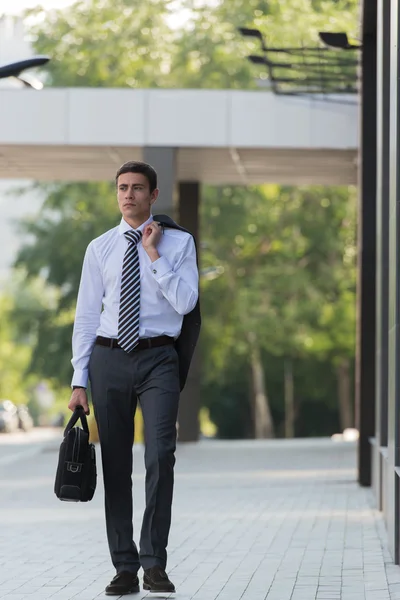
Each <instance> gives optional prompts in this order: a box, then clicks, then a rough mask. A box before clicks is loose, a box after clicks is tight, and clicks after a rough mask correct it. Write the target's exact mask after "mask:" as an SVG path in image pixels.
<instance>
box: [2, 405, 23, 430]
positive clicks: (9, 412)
mask: <svg viewBox="0 0 400 600" xmlns="http://www.w3.org/2000/svg"><path fill="white" fill-rule="evenodd" d="M18 428H19V417H18V410H17V407H16V406H15V404H14V403H13V402H11V400H0V432H2V433H12V432H13V431H17V430H18Z"/></svg>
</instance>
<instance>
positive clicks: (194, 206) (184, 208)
mask: <svg viewBox="0 0 400 600" xmlns="http://www.w3.org/2000/svg"><path fill="white" fill-rule="evenodd" d="M199 204H200V185H199V183H197V182H182V183H180V184H179V204H178V222H179V224H180V225H182V227H185V229H187V230H188V231H190V232H191V233H192V234H193V235H194V237H195V239H196V243H197V252H198V255H199V254H200V244H199ZM199 344H200V343H199ZM199 344H198V345H197V348H196V351H195V354H194V356H193V360H192V364H191V367H190V371H189V376H188V379H187V382H186V386H185V389H184V390H183V392H182V395H181V401H180V408H179V418H178V420H179V441H180V442H195V441H197V440H198V438H199V433H200V426H199V411H200V377H201V367H200V350H199Z"/></svg>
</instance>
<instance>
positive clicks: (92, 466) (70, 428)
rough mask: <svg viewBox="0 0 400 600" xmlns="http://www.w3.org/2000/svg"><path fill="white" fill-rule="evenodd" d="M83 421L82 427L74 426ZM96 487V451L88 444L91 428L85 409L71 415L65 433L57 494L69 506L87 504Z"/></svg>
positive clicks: (57, 478)
mask: <svg viewBox="0 0 400 600" xmlns="http://www.w3.org/2000/svg"><path fill="white" fill-rule="evenodd" d="M79 420H80V421H81V423H82V427H83V429H82V428H81V427H79V426H76V427H74V425H75V424H76V423H77V421H79ZM96 483H97V470H96V451H95V447H94V444H91V443H90V442H89V427H88V423H87V419H86V415H85V412H84V410H83V408H81V407H78V408H76V409H75V411H74V413H73V414H72V417H71V419H70V420H69V423H68V425H67V426H66V428H65V431H64V439H63V441H62V442H61V446H60V454H59V458H58V466H57V473H56V479H55V483H54V493H55V495H56V496H57V498H59V499H60V500H64V501H66V502H88V501H89V500H91V499H92V498H93V495H94V492H95V489H96Z"/></svg>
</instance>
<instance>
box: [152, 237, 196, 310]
mask: <svg viewBox="0 0 400 600" xmlns="http://www.w3.org/2000/svg"><path fill="white" fill-rule="evenodd" d="M149 269H150V270H151V273H152V275H153V277H154V279H155V280H156V281H157V282H158V285H159V287H160V290H161V292H162V294H163V295H164V297H165V298H166V299H167V300H168V302H169V303H170V304H171V306H172V307H173V308H174V309H175V310H176V312H177V313H178V314H180V315H186V314H188V313H189V312H191V311H192V310H193V309H194V307H195V306H196V303H197V299H198V297H199V272H198V268H197V259H196V247H195V244H194V240H193V237H192V236H191V235H188V236H187V237H186V236H185V238H184V243H183V246H182V249H181V251H180V253H179V259H178V261H177V263H176V264H175V265H174V266H173V267H172V266H171V265H170V263H169V262H168V260H167V259H166V258H165V256H161V257H160V258H159V259H158V260H156V261H154V262H153V263H152V264H151V265H150V266H149Z"/></svg>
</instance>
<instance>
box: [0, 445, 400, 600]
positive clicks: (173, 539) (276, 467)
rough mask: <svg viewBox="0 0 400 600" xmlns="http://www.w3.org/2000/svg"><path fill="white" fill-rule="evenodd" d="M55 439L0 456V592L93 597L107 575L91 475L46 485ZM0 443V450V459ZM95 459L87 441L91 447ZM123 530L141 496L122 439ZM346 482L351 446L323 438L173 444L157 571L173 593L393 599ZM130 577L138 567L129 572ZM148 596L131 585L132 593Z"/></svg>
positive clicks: (139, 476) (372, 521)
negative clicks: (88, 497)
mask: <svg viewBox="0 0 400 600" xmlns="http://www.w3.org/2000/svg"><path fill="white" fill-rule="evenodd" d="M56 450H57V445H53V447H52V448H48V451H46V452H43V453H42V454H38V453H36V454H35V456H34V458H33V457H32V460H30V459H29V458H27V455H25V457H24V460H23V461H16V462H14V463H13V467H12V469H10V468H7V466H6V465H5V464H3V465H2V463H1V460H0V600H26V599H28V598H29V599H30V600H46V599H47V598H50V599H51V600H103V599H104V600H105V599H106V598H107V597H106V596H105V594H104V588H105V586H106V585H107V584H108V583H109V581H110V580H111V578H112V577H113V575H114V572H113V568H112V565H111V563H110V559H109V555H108V547H107V542H106V536H105V524H104V512H103V504H104V492H103V488H102V484H101V464H100V460H99V461H98V462H99V471H100V472H99V485H98V489H97V491H96V495H95V498H94V499H93V501H92V502H90V503H87V504H69V503H62V502H60V501H58V500H57V499H56V497H55V496H54V494H53V489H52V488H53V483H54V474H55V468H56V463H57V451H56ZM1 451H2V448H1V445H0V459H1ZM97 452H98V456H99V458H100V453H99V449H98V448H97ZM134 464H135V474H134V477H133V482H134V499H135V539H137V538H138V532H139V531H140V525H141V523H140V520H141V515H142V513H143V504H144V485H143V484H144V469H143V448H142V447H141V446H135V448H134ZM373 506H374V500H373V497H372V494H371V491H370V490H368V489H364V488H360V487H359V486H358V485H357V483H356V447H355V445H354V444H334V443H331V442H330V441H328V440H293V441H290V442H286V441H281V440H276V441H265V442H264V441H257V442H251V441H243V442H218V441H202V442H200V443H199V444H197V445H196V444H185V445H178V448H177V464H176V487H175V498H174V510H173V524H172V529H171V536H170V544H169V548H168V572H169V574H170V576H171V579H172V580H173V581H174V582H175V585H176V587H177V595H176V598H177V599H178V600H179V599H181V600H183V599H184V600H400V568H399V567H397V566H395V565H393V563H392V560H391V557H390V554H389V551H388V546H387V536H386V531H385V526H384V523H383V519H382V516H381V514H380V513H379V512H378V511H377V510H375V509H374V508H373ZM139 575H140V577H141V576H142V573H141V572H140V573H139ZM144 598H146V599H148V598H149V595H148V594H147V593H146V592H144V591H142V592H141V593H140V594H138V595H137V596H135V600H142V599H144Z"/></svg>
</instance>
